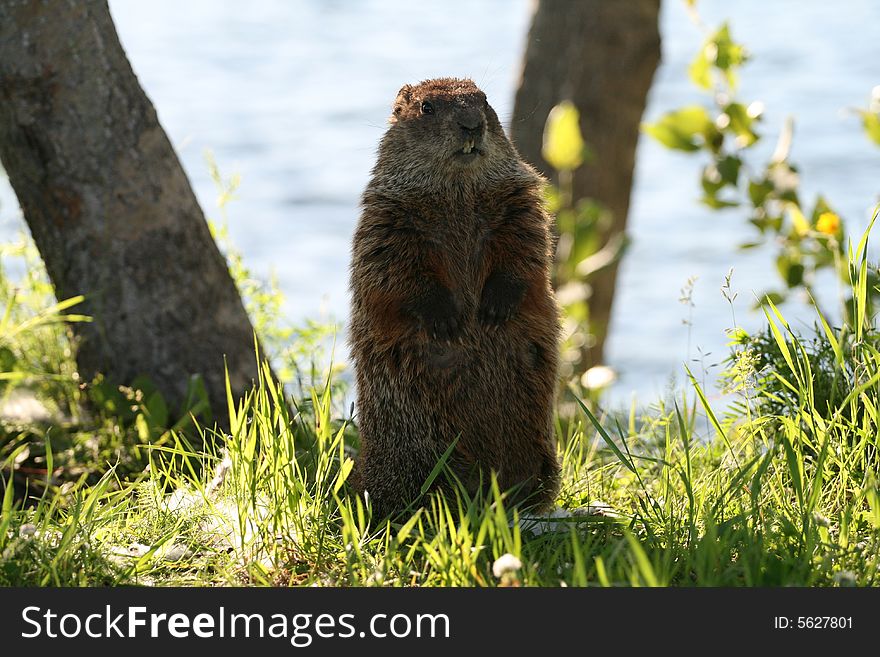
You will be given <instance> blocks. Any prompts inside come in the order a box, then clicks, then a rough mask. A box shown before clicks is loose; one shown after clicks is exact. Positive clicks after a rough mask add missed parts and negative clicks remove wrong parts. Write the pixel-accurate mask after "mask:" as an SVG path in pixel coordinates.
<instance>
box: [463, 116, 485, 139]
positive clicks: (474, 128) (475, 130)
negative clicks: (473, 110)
mask: <svg viewBox="0 0 880 657" xmlns="http://www.w3.org/2000/svg"><path fill="white" fill-rule="evenodd" d="M483 125H484V121H483V117H482V116H477V115H464V116H459V117H458V127H459V128H460V129H461V133H462V135H463V136H464V138H465V139H474V138H477V137H482V135H483Z"/></svg>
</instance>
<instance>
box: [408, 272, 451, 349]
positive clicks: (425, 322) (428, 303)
mask: <svg viewBox="0 0 880 657" xmlns="http://www.w3.org/2000/svg"><path fill="white" fill-rule="evenodd" d="M413 314H414V315H415V316H416V318H417V319H418V322H419V327H420V328H421V329H422V330H423V331H425V332H426V333H427V334H428V335H429V336H430V337H431V338H433V339H435V340H454V339H455V338H456V337H458V334H459V331H460V330H461V312H460V311H459V309H458V306H457V305H456V303H455V299H454V298H453V296H452V292H450V291H449V290H447V289H446V288H445V287H442V286H440V285H438V286H437V287H436V288H434V289H432V290H431V292H430V293H429V294H426V295H425V296H424V297H422V298H421V299H419V301H418V302H417V303H415V304H414V305H413Z"/></svg>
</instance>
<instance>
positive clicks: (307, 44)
mask: <svg viewBox="0 0 880 657" xmlns="http://www.w3.org/2000/svg"><path fill="white" fill-rule="evenodd" d="M698 4H699V8H700V10H701V12H702V14H703V17H704V19H705V21H706V23H707V24H708V25H715V24H717V23H718V22H719V21H721V20H723V19H724V18H725V17H726V18H729V19H730V21H731V24H732V29H733V35H734V37H735V38H737V39H738V40H741V41H744V42H745V43H746V44H747V45H748V47H749V49H750V51H751V53H752V55H753V61H752V62H751V63H749V64H748V65H747V66H746V67H745V69H744V70H743V72H742V85H741V86H742V96H743V98H746V99H760V100H762V101H764V103H765V104H766V107H767V112H766V114H765V121H764V131H765V134H767V143H766V144H763V145H761V148H762V150H760V154H761V157H759V158H758V159H757V160H755V161H756V163H757V164H758V165H760V164H761V162H762V157H766V156H768V155H769V153H770V152H771V151H772V148H773V146H774V144H775V140H776V136H777V135H778V131H779V128H780V126H781V124H782V121H783V119H784V117H785V116H787V115H789V114H791V115H794V116H795V117H796V131H795V142H794V148H793V152H792V157H793V160H794V161H795V162H797V163H798V164H799V165H800V167H801V171H802V176H801V182H802V189H803V190H804V192H805V198H808V199H809V198H811V197H812V196H813V195H814V194H815V193H816V192H818V191H819V190H821V191H822V192H824V193H825V194H826V196H827V197H828V198H829V199H830V200H831V202H832V204H833V206H834V207H835V209H837V210H838V211H839V212H840V213H841V214H842V215H843V216H844V217H845V218H846V219H847V221H848V222H849V225H850V227H852V228H854V229H856V230H857V229H858V227H860V226H863V225H865V224H866V223H867V219H868V215H869V212H870V208H871V207H872V206H873V204H874V203H876V202H877V195H878V192H880V149H878V148H876V147H875V146H872V145H871V144H870V143H869V142H868V141H867V140H866V139H865V137H864V136H863V135H862V133H861V130H860V128H859V123H858V120H857V119H856V118H855V116H854V115H852V114H850V113H848V112H847V108H851V107H862V106H864V105H865V104H866V103H867V100H868V96H869V94H870V91H871V88H872V87H873V86H875V85H878V84H880V65H878V62H880V40H878V39H877V35H876V27H877V26H878V25H880V3H877V2H872V1H871V0H851V1H850V2H847V3H846V4H845V5H842V4H836V3H820V2H796V1H794V0H787V1H781V0H777V1H776V2H772V3H770V2H760V1H758V0H741V1H740V2H737V3H730V2H719V1H709V0H701V1H700V2H699V3H698ZM110 5H111V9H112V11H113V15H114V18H115V20H116V24H117V27H118V30H119V33H120V37H121V39H122V43H123V45H124V46H125V48H126V51H127V52H128V55H129V58H130V60H131V62H132V65H133V67H134V69H135V72H136V73H137V74H138V77H139V79H140V81H141V84H142V85H143V87H144V88H145V89H146V91H147V93H148V95H149V96H150V98H151V99H152V101H153V103H154V104H155V105H156V108H157V110H158V112H159V117H160V119H161V121H162V124H163V125H164V127H165V129H166V131H167V132H168V134H169V136H170V138H171V140H172V142H173V143H174V145H175V147H176V148H177V150H178V152H179V154H180V156H181V158H182V160H183V163H184V166H185V168H186V170H187V172H188V174H189V176H190V179H191V180H192V183H193V186H194V187H195V190H196V193H197V195H198V197H199V199H200V200H201V202H202V205H203V207H204V208H205V210H206V213H207V214H208V215H209V216H212V217H214V218H218V219H219V214H218V211H217V209H216V197H217V191H216V188H215V186H214V184H213V182H212V181H211V179H210V177H209V176H208V172H207V167H206V165H205V161H204V151H205V150H206V149H210V150H211V151H213V153H214V155H215V157H216V160H217V162H218V163H219V165H220V167H221V170H222V171H223V172H224V173H225V174H226V175H231V174H233V173H239V174H241V176H242V180H243V181H242V185H241V187H240V189H239V192H238V198H237V200H236V201H234V202H233V203H231V204H230V205H229V206H228V207H227V211H228V217H229V226H230V232H231V235H232V238H233V241H234V242H235V244H236V245H237V246H238V247H239V248H240V250H241V251H242V252H243V254H244V256H245V259H246V263H247V264H248V265H249V266H250V267H251V268H252V270H254V271H255V272H256V273H257V274H260V275H268V274H269V272H270V271H274V272H275V273H276V274H277V276H278V280H279V283H280V286H281V289H282V290H283V292H284V293H285V295H286V298H287V305H286V312H287V314H288V315H289V316H290V318H291V319H292V320H294V321H297V320H300V319H302V318H305V317H322V316H323V317H325V318H329V317H332V318H336V319H338V320H340V321H342V322H343V323H344V321H345V318H346V314H347V306H348V293H347V289H346V286H347V279H348V255H349V242H350V239H351V235H352V232H353V230H354V226H355V222H356V220H357V214H358V210H357V201H358V197H359V195H360V192H361V190H362V189H363V187H364V185H365V183H366V181H367V178H368V175H369V170H370V168H371V166H372V163H373V157H374V151H375V147H376V144H377V142H378V140H379V138H380V136H381V134H382V131H383V129H384V125H385V120H386V117H387V115H388V113H389V107H390V103H391V101H392V100H393V98H394V96H395V94H396V92H397V90H398V88H399V87H400V86H401V85H402V84H404V83H407V82H414V81H418V80H421V79H424V78H428V77H434V76H440V75H454V76H470V77H472V78H474V80H476V81H477V83H478V84H479V85H480V86H481V87H482V88H483V89H484V90H485V91H486V92H487V94H488V96H489V98H490V100H491V102H492V104H493V106H494V107H495V109H496V110H497V111H498V113H499V116H501V117H502V120H506V119H509V117H510V113H511V110H512V99H513V92H514V89H515V87H516V84H517V79H518V76H519V71H520V61H521V57H522V52H523V48H524V45H525V37H526V32H527V29H528V24H529V18H530V16H529V12H530V8H531V3H530V2H528V1H527V0H494V1H493V0H481V1H473V0H471V1H467V2H465V1H459V2H453V1H447V2H444V3H418V4H417V3H407V2H391V1H381V0H372V1H367V2H357V3H355V2H342V1H341V0H340V1H327V0H300V1H298V2H284V1H281V0H252V1H251V2H248V3H246V4H244V3H234V2H216V1H211V0H188V1H187V2H179V1H172V0H154V1H152V2H149V3H146V2H130V1H127V2H126V1H123V0H111V3H110ZM661 33H662V36H663V62H662V65H661V67H660V69H659V70H658V72H657V75H656V77H655V81H654V87H653V89H652V91H651V94H650V97H649V104H648V109H647V116H646V118H647V119H648V120H652V119H655V118H656V117H658V116H659V115H660V114H662V113H663V112H665V111H668V110H670V109H673V108H676V107H679V106H681V105H683V104H687V103H693V102H702V96H701V95H700V93H699V92H698V91H696V90H695V89H694V88H693V87H692V86H691V84H690V83H689V81H688V80H687V75H686V69H687V65H688V63H689V62H690V60H691V58H692V57H693V55H694V53H695V52H696V50H697V48H698V47H699V44H700V42H701V39H702V37H701V33H700V30H699V29H698V28H697V27H696V26H695V25H694V24H693V23H692V22H691V21H690V20H689V18H688V16H687V14H686V12H685V10H684V4H683V3H682V2H679V1H677V0H664V2H663V12H662V17H661ZM587 137H588V138H589V135H587ZM699 167H700V161H699V160H698V158H695V157H689V156H687V155H683V154H679V153H674V152H670V151H668V150H666V149H664V148H662V147H660V146H658V145H657V144H655V143H654V142H652V141H649V140H648V139H645V138H643V139H641V141H640V143H639V150H638V155H637V171H636V179H635V188H634V191H633V199H632V208H631V214H630V232H631V236H632V239H633V245H632V248H631V249H630V251H629V253H628V255H627V257H626V260H625V261H624V263H623V266H622V270H621V276H620V282H619V288H618V296H617V301H616V305H615V310H614V316H613V322H612V329H611V338H610V342H609V345H608V354H607V356H608V361H609V364H610V365H611V366H613V367H614V368H615V369H617V370H618V372H619V375H620V378H619V380H618V382H617V384H616V385H615V387H614V389H613V391H612V393H613V396H614V397H615V398H616V399H618V400H621V401H624V400H627V399H628V398H629V397H630V395H632V394H637V395H638V397H639V399H640V400H641V401H643V402H648V401H651V400H652V399H654V398H655V397H656V396H657V395H658V394H661V393H662V392H663V391H664V390H665V389H666V387H667V385H668V383H669V381H670V377H672V376H677V378H678V380H679V381H680V380H681V378H682V377H681V372H682V371H683V370H682V364H683V363H685V362H689V361H697V362H696V363H694V364H693V366H694V367H696V369H697V371H698V372H699V371H701V370H702V369H703V368H708V370H709V373H710V375H711V373H713V372H715V371H716V369H717V368H712V367H711V366H712V365H713V364H715V363H717V362H719V361H720V360H721V359H722V358H723V357H724V356H725V355H726V348H725V346H724V345H725V342H726V338H725V335H724V329H725V328H727V327H729V326H731V325H732V324H733V322H734V319H733V314H732V312H731V307H730V305H729V304H728V303H727V302H726V301H725V300H724V298H723V297H722V295H721V293H720V286H721V284H722V281H723V278H724V276H725V274H726V273H727V272H728V270H729V269H730V268H733V270H734V274H733V285H734V289H735V290H736V291H738V293H739V296H738V298H737V300H736V302H735V304H734V311H735V318H736V321H737V322H738V323H739V324H740V325H743V326H745V327H746V328H756V327H758V326H760V324H761V317H760V316H759V315H758V314H757V313H754V312H752V311H750V310H749V308H750V306H751V305H752V303H753V301H754V297H755V295H756V294H757V293H758V292H760V291H761V290H764V289H767V288H768V287H771V286H777V280H776V279H777V275H776V273H775V271H774V269H773V265H772V258H771V257H770V255H769V254H768V252H767V251H766V250H765V251H763V252H762V251H752V252H748V253H745V252H739V251H737V249H736V245H737V244H739V243H740V242H743V241H746V240H748V239H750V238H751V237H752V236H753V233H752V230H751V228H750V226H748V225H747V223H746V221H745V217H744V216H743V215H742V214H739V213H737V212H736V211H728V212H725V213H717V212H712V211H710V210H707V209H705V208H703V207H701V206H699V205H698V204H697V202H696V198H697V196H698V184H697V181H698V178H697V175H698V173H697V172H698V170H699ZM22 225H23V222H22V221H21V219H20V215H19V212H18V210H17V206H16V203H15V197H14V195H13V194H12V192H11V190H10V189H9V187H8V185H7V184H6V182H5V181H3V182H2V183H0V239H5V238H7V237H9V236H11V235H12V234H14V233H15V232H16V231H18V230H19V229H20V228H21V226H22ZM692 276H696V277H697V281H696V283H695V289H694V296H693V300H694V303H695V307H694V308H693V309H692V316H690V310H689V308H688V307H686V306H684V305H683V304H681V303H679V301H678V299H679V296H680V290H681V288H682V286H683V285H684V284H685V282H686V281H687V280H688V278H689V277H692ZM820 287H821V291H822V295H823V300H825V302H826V305H827V306H829V307H832V308H833V307H834V305H835V298H836V296H835V295H836V292H835V285H834V283H833V282H831V281H824V284H823V285H821V286H820ZM786 313H787V315H788V316H790V317H792V318H800V322H801V323H804V324H808V323H810V321H811V320H810V311H809V310H808V309H807V308H806V307H805V306H804V305H802V304H800V303H797V302H791V303H789V304H787V306H786ZM689 316H690V325H689V326H688V325H685V324H683V322H682V320H683V319H688V318H689ZM795 323H797V322H795Z"/></svg>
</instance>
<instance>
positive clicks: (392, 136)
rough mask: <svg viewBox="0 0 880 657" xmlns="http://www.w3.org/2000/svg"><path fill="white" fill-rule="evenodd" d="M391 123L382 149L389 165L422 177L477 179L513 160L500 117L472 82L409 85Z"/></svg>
mask: <svg viewBox="0 0 880 657" xmlns="http://www.w3.org/2000/svg"><path fill="white" fill-rule="evenodd" d="M390 123H391V127H390V128H389V129H388V132H387V133H386V135H385V138H384V139H383V142H382V147H381V150H380V157H381V159H384V160H385V162H384V165H385V166H387V165H389V164H392V165H394V166H396V167H405V168H406V169H407V170H409V173H411V174H415V175H418V176H419V177H420V178H425V177H432V178H433V177H436V176H441V177H448V176H453V177H461V176H465V175H476V174H478V173H479V172H480V171H483V172H486V171H489V170H491V169H493V168H497V165H498V163H499V162H500V161H508V162H509V161H510V159H511V155H512V147H511V145H510V142H509V141H508V140H507V137H506V136H505V135H504V130H503V129H502V127H501V123H500V122H499V121H498V115H497V114H495V110H493V109H492V106H491V105H489V102H488V101H487V100H486V94H484V93H483V92H482V91H480V89H479V88H478V87H477V86H476V85H475V84H474V83H473V81H471V80H466V79H458V78H438V79H436V80H425V81H424V82H421V83H419V84H417V85H409V84H408V85H405V86H404V87H403V88H402V89H401V90H400V91H399V92H398V94H397V98H396V99H395V101H394V105H393V110H392V114H391V118H390ZM382 156H385V157H382ZM396 173H397V174H398V175H401V174H403V175H405V174H404V173H403V172H402V171H398V172H396Z"/></svg>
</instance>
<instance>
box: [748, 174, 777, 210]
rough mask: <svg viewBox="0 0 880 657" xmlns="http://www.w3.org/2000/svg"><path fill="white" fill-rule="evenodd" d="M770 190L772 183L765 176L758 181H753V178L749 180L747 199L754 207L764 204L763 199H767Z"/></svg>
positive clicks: (771, 189)
mask: <svg viewBox="0 0 880 657" xmlns="http://www.w3.org/2000/svg"><path fill="white" fill-rule="evenodd" d="M772 191H773V183H771V182H770V181H769V180H767V179H766V178H765V179H764V180H762V181H760V182H755V181H754V180H751V181H749V200H750V201H751V202H752V205H753V206H755V207H756V208H757V207H760V206H762V205H764V201H766V200H767V196H769V195H770V192H772Z"/></svg>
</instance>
